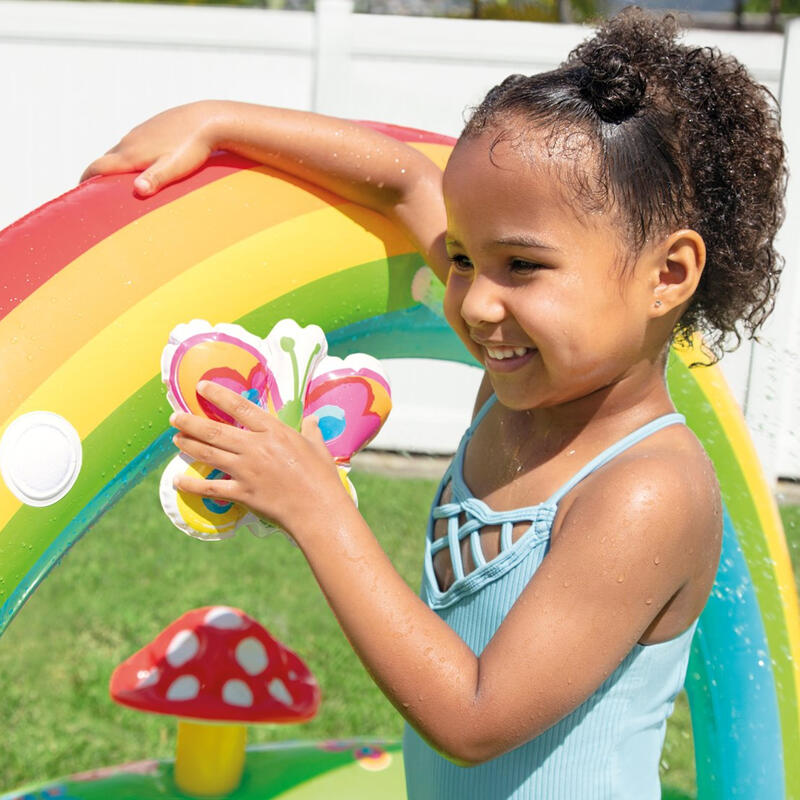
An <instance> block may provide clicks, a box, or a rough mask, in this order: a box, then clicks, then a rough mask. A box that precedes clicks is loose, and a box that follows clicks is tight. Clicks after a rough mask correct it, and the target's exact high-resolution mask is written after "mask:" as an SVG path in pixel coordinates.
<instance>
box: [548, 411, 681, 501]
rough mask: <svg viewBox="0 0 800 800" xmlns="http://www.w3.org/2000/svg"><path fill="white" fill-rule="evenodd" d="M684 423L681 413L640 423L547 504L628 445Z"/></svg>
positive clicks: (558, 497)
mask: <svg viewBox="0 0 800 800" xmlns="http://www.w3.org/2000/svg"><path fill="white" fill-rule="evenodd" d="M685 423H686V417H684V416H683V414H664V416H662V417H657V418H656V419H654V420H652V421H651V422H648V423H647V424H646V425H642V427H641V428H637V429H636V430H635V431H634V432H633V433H629V434H628V435H627V436H625V437H623V438H622V439H620V440H619V441H618V442H616V444H612V445H611V447H609V448H607V449H605V450H603V452H602V453H600V455H599V456H597V457H596V458H593V459H592V460H591V461H590V462H589V463H588V464H587V465H586V466H585V467H584V468H583V469H582V470H580V472H578V473H577V474H576V475H574V476H573V477H572V478H570V479H569V480H568V481H567V482H566V483H565V484H564V485H563V486H562V487H561V488H560V489H559V490H558V491H557V492H556V493H555V494H553V495H552V496H551V497H550V499H549V500H548V501H547V505H550V504H552V505H558V503H559V501H560V500H561V499H562V498H563V497H564V495H565V494H566V493H567V492H569V491H570V490H571V489H573V488H574V487H575V486H577V484H579V483H580V482H581V481H582V480H583V479H584V478H586V477H588V476H589V475H591V474H592V473H593V472H594V471H595V470H597V469H599V468H600V467H602V466H604V465H605V464H607V463H608V462H609V461H611V459H612V458H614V457H615V456H618V455H619V454H620V453H622V452H623V451H625V450H627V449H628V448H629V447H632V446H633V445H635V444H637V443H638V442H640V441H641V440H642V439H645V438H647V437H648V436H650V435H651V434H653V433H655V432H656V431H660V430H661V429H662V428H666V427H668V426H670V425H683V424H685Z"/></svg>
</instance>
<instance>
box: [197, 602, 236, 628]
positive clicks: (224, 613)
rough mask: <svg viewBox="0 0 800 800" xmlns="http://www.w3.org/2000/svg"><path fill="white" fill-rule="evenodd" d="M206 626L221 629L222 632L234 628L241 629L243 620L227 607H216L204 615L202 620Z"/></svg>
mask: <svg viewBox="0 0 800 800" xmlns="http://www.w3.org/2000/svg"><path fill="white" fill-rule="evenodd" d="M203 622H205V624H206V625H211V627H212V628H222V630H232V629H234V628H241V627H242V625H244V620H243V619H242V618H241V617H240V616H239V615H238V614H237V613H236V611H234V609H232V608H228V606H216V607H214V608H212V609H211V611H209V612H208V614H206V618H205V619H204V620H203Z"/></svg>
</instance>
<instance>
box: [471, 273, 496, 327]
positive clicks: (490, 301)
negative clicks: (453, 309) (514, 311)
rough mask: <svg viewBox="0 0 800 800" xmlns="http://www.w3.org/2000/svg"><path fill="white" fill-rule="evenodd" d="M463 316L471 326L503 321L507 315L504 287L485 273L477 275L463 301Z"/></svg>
mask: <svg viewBox="0 0 800 800" xmlns="http://www.w3.org/2000/svg"><path fill="white" fill-rule="evenodd" d="M461 317H462V319H463V320H464V322H466V323H467V325H469V326H470V327H477V326H478V325H480V324H481V323H486V322H489V323H495V322H500V321H502V319H503V318H504V317H505V305H504V304H503V299H502V287H500V286H498V285H497V284H496V283H495V282H494V281H492V280H490V279H489V278H488V277H487V276H485V275H480V274H479V275H476V276H475V278H474V279H473V280H472V283H470V285H469V288H468V289H467V292H466V294H465V295H464V299H463V300H462V302H461Z"/></svg>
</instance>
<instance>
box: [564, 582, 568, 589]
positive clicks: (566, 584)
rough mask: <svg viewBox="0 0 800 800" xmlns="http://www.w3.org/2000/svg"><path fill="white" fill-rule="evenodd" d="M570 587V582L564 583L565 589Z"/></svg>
mask: <svg viewBox="0 0 800 800" xmlns="http://www.w3.org/2000/svg"><path fill="white" fill-rule="evenodd" d="M568 587H569V581H564V588H565V589H567V588H568Z"/></svg>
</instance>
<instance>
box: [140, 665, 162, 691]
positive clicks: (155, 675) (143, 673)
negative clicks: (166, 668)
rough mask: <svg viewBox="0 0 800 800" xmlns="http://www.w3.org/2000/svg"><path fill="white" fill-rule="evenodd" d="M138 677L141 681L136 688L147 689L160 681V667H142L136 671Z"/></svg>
mask: <svg viewBox="0 0 800 800" xmlns="http://www.w3.org/2000/svg"><path fill="white" fill-rule="evenodd" d="M136 677H137V678H138V679H139V682H138V683H137V684H136V688H137V689H146V688H147V687H148V686H155V685H156V684H157V683H158V679H159V678H160V677H161V672H160V671H159V669H158V667H153V668H152V669H140V670H139V671H138V672H137V673H136Z"/></svg>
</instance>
